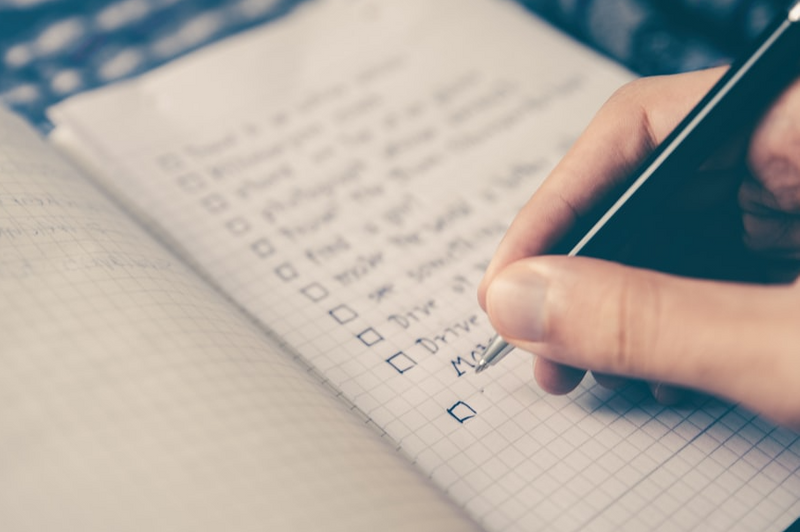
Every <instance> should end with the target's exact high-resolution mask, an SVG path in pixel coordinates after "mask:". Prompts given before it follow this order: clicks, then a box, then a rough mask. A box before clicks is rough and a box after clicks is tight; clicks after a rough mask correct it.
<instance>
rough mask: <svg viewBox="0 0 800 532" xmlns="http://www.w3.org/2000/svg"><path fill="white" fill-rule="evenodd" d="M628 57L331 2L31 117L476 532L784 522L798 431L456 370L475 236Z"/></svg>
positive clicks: (528, 187) (472, 350) (475, 1)
mask: <svg viewBox="0 0 800 532" xmlns="http://www.w3.org/2000/svg"><path fill="white" fill-rule="evenodd" d="M629 79H630V75H629V74H627V73H626V72H623V71H622V70H620V69H619V68H618V67H616V66H615V65H612V64H611V63H609V62H608V61H606V60H604V59H603V58H601V57H599V56H597V55H595V54H593V53H591V52H589V51H588V50H586V49H583V48H581V47H580V46H579V45H577V44H576V43H574V42H573V41H570V40H568V39H567V38H565V37H563V36H561V35H559V34H557V33H555V32H554V31H553V30H552V29H551V28H549V27H547V26H546V25H544V24H542V23H540V22H538V21H537V20H535V19H533V18H531V17H530V16H529V15H528V14H526V13H524V12H523V11H522V10H521V9H520V8H519V7H517V6H515V5H513V4H511V3H508V2H501V1H489V0H469V1H466V0H458V1H455V0H448V1H445V0H441V1H437V2H427V1H422V0H419V1H407V2H402V3H401V2H391V3H389V2H378V1H369V0H364V1H355V0H353V1H346V0H340V1H337V0H332V1H330V2H322V3H312V4H309V5H308V6H307V7H305V8H303V9H300V10H299V11H298V12H296V13H294V14H293V15H292V16H290V17H289V18H287V19H286V20H285V21H283V22H281V23H280V24H277V25H274V26H271V27H267V28H263V29H260V30H256V31H254V32H251V33H249V34H246V35H242V36H240V37H238V38H235V39H233V40H230V41H227V42H225V43H222V44H220V45H218V46H214V47H212V48H210V49H208V50H206V51H204V52H200V53H198V54H195V55H193V56H189V57H188V58H186V59H185V60H182V61H179V62H177V63H174V64H173V65H171V66H168V67H167V68H164V69H161V70H159V71H156V72H154V73H152V74H151V75H148V76H145V77H143V78H141V79H138V80H136V81H134V82H131V83H128V84H123V85H120V86H118V87H114V88H111V89H108V90H105V91H100V92H99V93H95V94H89V95H86V96H84V97H81V98H77V99H75V100H73V101H71V102H68V103H67V104H65V105H62V106H59V107H57V108H56V109H54V110H53V111H52V113H51V116H52V117H53V119H54V120H55V121H56V123H57V124H58V128H59V129H60V131H61V133H58V131H59V129H57V134H56V137H55V138H56V139H57V140H58V139H59V138H60V139H61V142H62V144H63V145H64V146H66V147H67V149H69V150H71V151H72V153H73V154H76V156H78V157H80V158H82V159H84V160H86V161H88V163H89V164H91V165H92V166H94V167H95V168H97V169H98V174H99V175H100V179H101V180H102V181H103V183H105V185H106V186H107V187H108V188H109V189H112V190H115V191H117V192H118V193H119V194H120V195H121V196H123V197H125V199H126V201H127V202H129V203H130V204H132V205H134V206H135V208H136V209H137V210H138V211H140V212H143V213H146V216H148V219H149V220H150V223H151V224H152V225H153V227H156V228H157V229H156V230H158V231H163V232H168V233H169V234H170V238H171V240H172V241H173V242H174V243H175V245H176V246H177V247H179V248H180V249H182V253H183V254H185V255H186V256H188V257H191V260H193V261H195V262H196V263H198V264H199V267H200V268H202V270H203V271H204V272H206V274H207V275H208V276H209V277H210V278H212V279H213V280H214V282H215V283H216V284H217V285H218V286H220V287H221V288H222V289H223V290H224V291H225V292H226V293H227V294H229V295H230V296H231V297H232V298H234V299H235V300H236V301H237V302H238V303H239V304H241V305H242V306H243V307H244V308H246V309H247V310H248V311H249V312H250V313H251V314H252V315H253V316H254V317H255V318H256V319H257V320H259V321H260V322H261V323H262V324H264V325H265V326H266V327H268V328H269V329H271V330H273V331H275V332H276V333H277V334H278V335H280V336H281V337H282V338H283V339H284V340H285V341H286V342H287V343H288V344H289V345H290V346H291V347H292V348H293V349H294V350H296V351H297V352H298V353H300V355H301V356H302V357H303V358H304V359H305V360H307V361H308V362H309V363H310V364H312V365H313V366H314V367H316V368H317V369H318V370H319V371H320V372H321V373H323V374H324V375H325V376H326V378H327V379H329V381H330V382H331V383H332V384H333V385H334V386H335V387H336V388H337V389H339V390H340V391H341V392H342V393H343V394H344V395H345V396H346V397H347V398H348V399H349V400H351V401H352V402H353V403H355V404H356V405H357V406H358V408H359V409H360V410H361V411H363V412H364V413H366V414H367V415H368V416H369V417H370V418H371V419H372V420H373V421H374V422H375V423H377V424H378V425H379V426H380V427H382V428H383V429H384V430H385V431H387V433H388V434H389V435H390V436H391V437H392V438H393V439H394V440H396V441H397V442H399V444H400V447H401V449H402V451H403V452H404V453H405V454H406V456H408V458H409V459H410V460H411V461H413V462H414V463H416V464H417V466H418V467H419V468H421V469H422V471H423V472H424V473H425V474H426V475H428V476H430V477H431V478H432V479H433V481H434V482H435V483H436V484H437V485H438V486H439V487H440V488H441V489H442V490H443V491H445V492H446V493H448V494H449V495H450V497H452V499H453V500H455V501H456V502H457V503H458V504H460V505H462V506H463V507H464V508H466V510H467V511H468V512H469V513H470V514H471V515H473V516H474V517H475V518H476V519H477V520H478V521H479V522H480V523H482V524H483V525H484V526H486V527H487V528H488V529H490V530H535V529H547V530H643V529H664V530H671V529H674V530H685V529H690V528H692V527H700V528H702V529H704V530H731V529H736V528H737V527H741V528H746V529H767V530H769V529H772V530H780V529H781V528H782V527H784V526H785V525H786V524H788V523H789V522H791V521H792V520H793V519H794V518H795V517H796V516H797V515H800V504H799V503H798V497H797V495H796V494H797V493H800V491H798V489H800V475H798V466H799V465H800V459H799V458H798V455H797V452H798V449H800V447H799V446H798V442H797V438H796V435H795V434H794V433H792V432H789V431H785V430H780V429H776V428H775V427H773V426H771V425H769V424H768V423H766V422H764V421H763V420H761V419H759V418H756V417H754V416H753V415H752V414H750V413H748V412H745V411H741V410H740V409H738V408H735V407H733V406H731V405H727V404H724V403H720V402H717V401H713V400H709V399H702V400H701V399H698V403H697V404H696V405H694V406H690V407H685V408H680V409H669V408H664V407H662V406H660V405H657V404H655V403H653V402H651V401H650V400H648V399H647V398H646V394H644V393H643V392H642V391H641V390H639V389H637V388H629V389H626V390H623V391H621V392H618V393H611V392H607V391H604V390H602V389H600V388H598V387H596V386H593V385H592V384H591V383H588V384H585V385H584V386H582V387H581V388H579V389H578V390H577V391H576V392H574V393H572V394H571V395H569V396H567V397H551V396H547V395H546V394H544V393H542V392H541V391H540V390H539V389H538V388H537V387H536V386H535V384H533V381H532V378H531V372H530V358H529V356H527V355H525V354H522V353H514V354H513V355H511V356H510V357H509V359H508V360H504V362H503V364H502V365H499V366H498V367H496V368H493V369H492V371H488V372H485V373H482V374H480V375H475V374H474V372H473V368H474V366H475V364H476V361H477V359H478V358H479V357H480V355H481V353H482V351H483V349H484V346H485V344H486V342H487V340H488V339H489V337H490V336H491V335H492V331H491V330H490V327H489V324H488V322H487V320H486V318H485V317H484V316H483V314H482V313H481V312H480V310H479V308H478V307H477V304H476V302H475V286H476V284H477V282H478V280H479V279H480V277H481V275H482V272H483V269H484V268H485V266H486V264H487V263H488V260H489V258H490V257H491V254H492V251H493V249H494V247H495V246H496V244H497V242H498V240H499V239H500V238H501V236H502V235H503V233H504V231H505V228H506V226H507V224H508V222H509V221H510V219H511V218H512V217H513V215H514V213H515V212H516V210H517V209H518V208H519V207H520V206H521V205H522V204H523V203H524V201H525V199H526V198H527V196H528V195H529V194H530V193H531V192H532V191H533V190H534V189H535V188H536V186H537V185H538V183H540V182H541V180H542V179H543V178H544V176H545V175H546V174H547V172H548V171H549V169H550V168H552V167H553V165H554V164H555V163H556V161H557V160H558V159H559V158H560V157H561V155H562V154H563V153H564V152H565V150H566V149H567V147H568V146H569V145H570V144H571V143H572V141H573V140H574V139H575V138H576V136H577V135H578V134H579V133H580V131H581V130H582V129H583V127H584V126H585V125H586V123H587V122H588V120H589V119H590V118H591V116H592V114H593V113H594V112H595V111H596V109H597V108H599V106H600V105H601V104H602V102H603V101H604V100H605V99H606V98H607V97H608V96H609V95H610V94H611V92H613V90H615V89H616V88H617V87H619V86H620V85H621V84H623V83H624V82H625V81H627V80H629ZM70 136H71V138H70ZM598 319H602V317H601V316H598Z"/></svg>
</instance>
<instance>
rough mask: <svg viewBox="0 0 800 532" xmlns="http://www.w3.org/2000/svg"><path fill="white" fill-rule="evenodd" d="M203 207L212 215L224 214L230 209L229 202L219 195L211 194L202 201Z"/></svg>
mask: <svg viewBox="0 0 800 532" xmlns="http://www.w3.org/2000/svg"><path fill="white" fill-rule="evenodd" d="M202 204H203V207H205V208H206V210H207V211H208V212H210V213H218V212H222V211H224V210H225V209H227V208H228V202H227V200H226V199H225V198H223V197H222V196H220V195H219V194H210V195H208V196H206V197H205V198H203V199H202Z"/></svg>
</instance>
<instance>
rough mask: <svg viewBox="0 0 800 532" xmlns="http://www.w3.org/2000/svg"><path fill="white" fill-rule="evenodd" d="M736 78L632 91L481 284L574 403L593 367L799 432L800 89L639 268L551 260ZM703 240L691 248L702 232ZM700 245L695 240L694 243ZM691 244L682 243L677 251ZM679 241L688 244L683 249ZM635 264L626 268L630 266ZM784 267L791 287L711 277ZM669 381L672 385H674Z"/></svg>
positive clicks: (671, 82) (517, 226) (611, 106)
mask: <svg viewBox="0 0 800 532" xmlns="http://www.w3.org/2000/svg"><path fill="white" fill-rule="evenodd" d="M722 73H723V69H711V70H707V71H702V72H696V73H690V74H681V75H677V76H669V77H657V78H645V79H640V80H637V81H634V82H632V83H630V84H628V85H626V86H625V87H623V88H622V89H621V90H619V91H618V92H617V93H616V94H615V95H614V96H613V97H612V98H611V99H610V100H609V101H608V102H607V103H606V104H605V105H604V106H603V108H602V109H601V110H600V111H599V112H598V114H597V116H596V117H595V118H594V120H593V121H592V122H591V124H590V125H589V127H588V128H587V129H586V131H585V132H584V134H583V135H582V136H581V137H580V139H579V140H578V141H577V142H576V143H575V145H574V146H573V147H572V149H571V150H570V151H569V153H568V154H567V155H566V156H565V157H564V159H563V160H562V161H561V162H560V163H559V165H558V166H557V167H556V168H555V169H554V170H553V172H552V174H551V175H550V176H549V177H548V179H547V180H546V181H545V183H544V184H543V185H542V187H541V188H540V189H539V190H537V192H536V193H535V194H534V195H533V196H532V198H531V199H530V200H529V202H528V203H527V204H526V205H525V207H523V209H522V210H521V211H520V212H519V214H518V215H517V217H516V219H515V220H514V222H513V223H512V225H511V227H510V228H509V230H508V232H507V234H506V236H505V238H504V239H503V241H502V242H501V244H500V246H499V247H498V249H497V252H496V254H495V256H494V258H493V260H492V262H491V264H490V266H489V268H488V270H487V272H486V274H485V276H484V279H483V280H482V282H481V285H480V288H479V294H478V295H479V301H480V303H481V306H482V307H483V308H484V310H486V311H487V313H488V315H489V319H490V320H491V322H492V324H493V326H494V327H495V329H496V331H497V332H498V334H500V335H501V336H502V337H503V338H504V339H506V340H507V341H509V342H510V343H512V344H514V345H516V346H518V347H520V348H522V349H525V350H527V351H530V352H532V353H535V354H536V355H537V358H536V363H535V366H534V375H535V378H536V380H537V381H538V382H539V384H540V385H541V386H542V387H543V388H544V389H545V390H547V391H549V392H551V393H567V392H569V391H570V390H572V389H573V388H574V387H575V386H577V385H578V383H579V382H580V380H581V379H582V378H583V375H584V373H585V371H584V370H583V369H578V368H586V369H588V370H591V371H592V372H593V373H594V374H595V377H596V379H597V381H598V382H600V383H601V384H606V385H612V384H613V383H614V382H615V381H616V380H617V379H616V377H613V376H623V377H629V378H635V379H642V380H645V381H648V382H651V383H659V384H654V385H653V391H654V395H655V396H656V398H657V399H662V400H663V399H668V396H669V395H671V393H670V391H671V390H673V386H676V387H685V388H690V389H697V390H702V391H705V392H708V393H711V394H713V395H716V396H719V397H723V398H726V399H729V400H732V401H735V402H739V403H742V404H743V405H744V406H746V407H748V408H750V409H752V410H754V411H756V412H760V413H762V414H764V415H766V416H767V417H770V418H772V419H774V420H776V421H777V422H779V423H782V424H786V425H790V426H794V427H800V392H798V390H800V283H798V282H797V281H796V280H794V279H795V278H796V275H797V271H798V264H800V81H797V82H795V83H794V84H793V85H792V86H791V87H790V88H789V89H787V90H786V91H785V92H784V93H783V95H782V96H781V97H780V98H779V99H778V100H777V101H776V102H775V103H774V104H773V105H772V107H771V108H770V110H769V111H768V112H767V113H766V115H765V116H764V117H763V118H762V119H761V121H760V123H759V125H758V126H757V127H756V129H755V130H754V132H753V133H752V135H751V136H750V137H749V138H744V137H743V138H742V142H740V143H731V144H730V145H729V146H726V147H725V149H724V150H722V151H720V152H719V153H716V154H714V156H713V157H712V158H711V159H710V160H709V161H707V163H706V164H705V165H704V166H703V168H702V169H701V170H700V171H699V172H698V176H697V178H696V179H693V180H692V183H693V186H694V188H693V189H692V190H687V191H686V193H685V194H684V195H683V197H684V198H685V199H686V201H685V203H684V204H682V205H678V206H676V212H675V213H674V215H673V216H671V217H670V219H671V220H673V221H676V223H673V224H669V225H664V226H663V227H661V226H660V227H659V228H657V230H656V233H657V234H652V235H648V239H649V240H650V244H651V246H650V247H649V248H647V247H645V251H644V252H640V253H639V256H638V257H637V256H631V257H630V259H631V260H630V263H633V264H637V265H640V266H646V267H657V268H658V269H659V270H662V271H664V270H666V271H670V272H675V273H679V274H682V275H689V276H691V277H686V276H678V275H675V274H674V273H658V272H655V271H652V270H649V269H644V268H635V267H631V266H623V265H620V264H615V263H611V262H606V261H600V260H596V259H589V258H578V257H558V256H540V255H541V254H542V253H543V252H545V251H546V250H547V249H549V248H550V247H552V246H553V244H554V243H555V242H557V241H558V240H559V238H561V237H562V236H563V235H564V234H565V233H566V232H567V231H568V229H569V228H570V227H572V226H573V225H574V224H575V223H576V220H578V219H580V217H581V216H582V215H584V214H585V213H586V212H587V211H588V210H589V209H590V208H591V207H592V206H593V204H594V202H595V201H597V200H596V198H599V197H602V196H603V194H604V193H606V192H607V191H609V190H611V189H612V188H614V186H615V185H616V184H618V183H619V182H620V180H622V179H623V178H624V177H625V176H627V175H629V174H630V173H631V172H632V171H633V170H634V169H635V168H636V167H637V166H638V164H639V163H640V162H641V161H642V160H643V159H644V158H645V157H646V156H647V154H648V153H649V152H650V151H652V150H653V149H654V147H655V146H656V145H657V144H658V143H659V142H660V141H661V140H662V139H663V138H664V137H666V136H667V135H668V134H669V132H670V131H671V130H672V129H673V128H674V127H675V126H676V125H677V124H678V122H679V121H680V120H681V119H682V118H683V117H684V116H685V115H686V113H687V112H688V111H689V109H690V108H691V107H692V106H693V105H694V104H696V102H697V101H699V99H700V97H701V96H702V95H703V94H705V93H706V92H707V91H708V90H709V89H710V87H711V86H712V85H713V83H714V82H715V81H716V80H717V79H718V78H719V77H720V76H721V74H722ZM690 237H692V238H690ZM695 237H696V238H695ZM677 244H679V245H677ZM676 245H677V247H676ZM626 262H628V261H626ZM721 264H722V265H725V266H734V267H735V268H733V271H731V272H728V273H724V274H722V275H724V276H726V277H727V278H729V279H734V280H735V279H761V278H764V277H765V276H767V275H774V274H776V273H780V274H781V276H782V280H783V281H788V280H791V281H792V282H791V284H782V285H776V284H772V285H767V284H747V283H743V282H733V281H730V280H729V281H720V280H702V279H700V278H697V277H710V276H715V277H718V276H719V275H720V273H719V272H718V271H716V269H717V268H716V267H717V266H719V265H721ZM661 383H666V386H664V385H662V384H661Z"/></svg>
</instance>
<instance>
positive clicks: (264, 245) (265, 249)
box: [250, 238, 275, 259]
mask: <svg viewBox="0 0 800 532" xmlns="http://www.w3.org/2000/svg"><path fill="white" fill-rule="evenodd" d="M250 249H252V250H253V253H255V254H256V255H258V256H259V257H261V258H262V259H265V258H267V257H269V256H270V255H272V254H273V253H275V248H274V247H272V242H270V241H269V240H268V239H266V238H259V239H258V240H256V241H255V242H253V243H252V244H250Z"/></svg>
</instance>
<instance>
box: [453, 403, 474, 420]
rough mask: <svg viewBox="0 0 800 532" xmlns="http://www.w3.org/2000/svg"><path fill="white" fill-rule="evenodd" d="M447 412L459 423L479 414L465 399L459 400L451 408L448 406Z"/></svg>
mask: <svg viewBox="0 0 800 532" xmlns="http://www.w3.org/2000/svg"><path fill="white" fill-rule="evenodd" d="M447 413H448V414H450V415H451V416H452V417H453V419H455V420H456V421H458V422H459V423H463V422H465V421H466V420H468V419H470V418H473V417H475V416H476V415H477V414H478V413H477V412H476V411H475V409H474V408H472V407H471V406H469V405H468V404H467V403H465V402H464V401H459V402H457V403H456V404H454V405H453V406H451V407H450V408H448V409H447Z"/></svg>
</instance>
